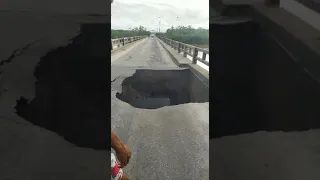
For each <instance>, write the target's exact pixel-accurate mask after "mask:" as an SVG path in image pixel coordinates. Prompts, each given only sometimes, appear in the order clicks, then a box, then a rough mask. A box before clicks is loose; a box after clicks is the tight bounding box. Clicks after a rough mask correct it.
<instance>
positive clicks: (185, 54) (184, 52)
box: [183, 44, 187, 57]
mask: <svg viewBox="0 0 320 180" xmlns="http://www.w3.org/2000/svg"><path fill="white" fill-rule="evenodd" d="M183 57H187V47H186V45H185V44H184V45H183Z"/></svg>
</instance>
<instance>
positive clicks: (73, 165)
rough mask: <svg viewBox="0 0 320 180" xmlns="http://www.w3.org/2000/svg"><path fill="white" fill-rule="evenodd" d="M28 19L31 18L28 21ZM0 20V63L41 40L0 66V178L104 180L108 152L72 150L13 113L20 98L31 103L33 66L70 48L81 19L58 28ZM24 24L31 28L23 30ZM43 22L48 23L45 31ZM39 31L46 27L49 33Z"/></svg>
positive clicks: (35, 20)
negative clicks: (1, 41) (0, 45)
mask: <svg viewBox="0 0 320 180" xmlns="http://www.w3.org/2000/svg"><path fill="white" fill-rule="evenodd" d="M31 15H32V16H34V17H35V18H29V17H28V16H31ZM7 16H8V17H7ZM23 16H24V17H25V18H22V17H23ZM1 17H2V18H3V21H6V22H8V23H7V26H6V28H3V29H1V31H0V32H1V33H0V36H1V39H4V42H8V43H7V44H5V45H4V44H3V45H4V49H3V48H2V51H1V53H0V59H1V61H2V60H5V59H7V58H8V57H9V56H10V53H12V52H13V51H14V50H15V49H17V48H22V47H24V46H25V45H26V44H27V43H30V42H34V41H35V40H38V39H39V41H37V42H36V43H35V44H33V45H32V46H30V47H29V48H28V49H27V50H26V51H24V53H22V54H21V55H20V56H17V57H15V58H13V60H12V62H11V63H6V64H5V65H3V66H1V67H0V72H1V73H0V74H1V75H0V179H1V180H22V179H30V180H45V179H46V180H73V179H76V180H89V179H92V180H105V179H107V178H108V177H109V176H108V175H107V174H106V169H107V168H109V165H108V164H109V162H107V161H106V159H107V157H110V156H108V154H109V153H108V152H107V151H97V150H93V149H89V148H80V147H76V146H75V145H73V144H71V143H69V142H67V141H66V140H64V138H63V137H60V136H59V135H57V134H56V133H54V132H52V131H49V130H46V129H44V128H41V127H38V126H34V125H32V124H31V123H30V122H28V121H26V120H24V119H23V118H21V117H20V116H18V115H17V114H16V113H15V112H16V110H15V109H14V106H15V105H16V100H17V99H19V98H20V97H21V96H24V97H26V98H27V99H30V100H31V99H33V98H34V96H35V89H34V87H35V84H34V83H35V81H36V79H35V77H34V69H35V67H36V64H37V63H38V62H39V61H40V58H41V57H42V56H43V55H45V54H46V53H47V52H48V51H50V50H52V49H53V48H56V47H58V46H66V45H67V44H68V40H69V39H70V37H73V36H75V35H76V34H77V31H78V28H79V24H78V23H77V21H76V20H79V18H74V20H73V19H71V20H70V21H69V20H66V17H64V16H62V17H59V18H56V19H55V21H58V20H61V22H64V21H66V23H65V24H62V23H61V24H62V25H61V24H58V23H57V22H56V24H55V22H52V21H50V18H48V17H47V16H43V15H42V14H40V15H39V14H32V13H27V15H26V14H19V13H16V14H13V15H12V14H8V15H7V14H1ZM36 17H37V18H36ZM52 19H54V18H52ZM57 19H58V20H57ZM22 22H28V23H30V25H28V26H25V24H24V23H22ZM45 22H48V27H47V25H46V24H45ZM32 23H33V24H32ZM37 24H38V25H39V24H44V25H42V26H41V25H39V26H38V28H39V29H40V30H38V31H36V30H37V26H36V25H37ZM57 24H58V25H60V26H58V25H57ZM50 25H52V27H50ZM49 27H50V28H49ZM43 28H48V31H47V30H44V29H43ZM21 29H23V30H24V32H21ZM49 29H50V31H49ZM59 30H61V31H59ZM39 31H40V33H37V32H39ZM59 32H63V33H59ZM50 34H52V36H50ZM14 37H15V38H14ZM10 38H11V39H10Z"/></svg>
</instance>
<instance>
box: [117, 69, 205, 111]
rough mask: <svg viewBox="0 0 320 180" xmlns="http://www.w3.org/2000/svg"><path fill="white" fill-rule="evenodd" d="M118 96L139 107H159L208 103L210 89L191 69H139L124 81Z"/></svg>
mask: <svg viewBox="0 0 320 180" xmlns="http://www.w3.org/2000/svg"><path fill="white" fill-rule="evenodd" d="M116 97H117V98H118V99H120V100H122V101H124V102H127V103H129V104H130V105H132V106H134V107H136V108H142V109H156V108H160V107H164V106H171V105H178V104H185V103H190V102H208V101H209V88H208V87H207V86H206V85H205V84H204V83H203V82H202V81H201V80H200V79H199V78H198V77H196V76H195V75H194V74H193V73H192V72H191V71H190V70H189V69H184V70H149V69H141V70H137V71H136V72H135V73H134V74H133V76H131V77H128V78H126V79H124V80H123V82H122V92H121V93H117V94H116Z"/></svg>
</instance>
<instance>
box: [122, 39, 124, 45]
mask: <svg viewBox="0 0 320 180" xmlns="http://www.w3.org/2000/svg"><path fill="white" fill-rule="evenodd" d="M122 46H124V38H122Z"/></svg>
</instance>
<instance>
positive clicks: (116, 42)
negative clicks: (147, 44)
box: [111, 36, 147, 52]
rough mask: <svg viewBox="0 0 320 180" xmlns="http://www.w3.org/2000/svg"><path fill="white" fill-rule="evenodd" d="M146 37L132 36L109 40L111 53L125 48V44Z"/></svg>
mask: <svg viewBox="0 0 320 180" xmlns="http://www.w3.org/2000/svg"><path fill="white" fill-rule="evenodd" d="M146 37H147V36H132V37H123V38H117V39H111V52H115V51H117V50H118V49H121V48H122V47H124V46H126V45H127V44H130V43H133V42H136V41H139V40H141V39H144V38H146Z"/></svg>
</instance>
